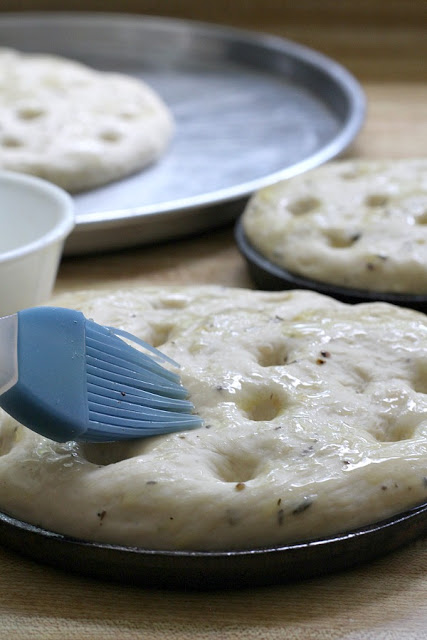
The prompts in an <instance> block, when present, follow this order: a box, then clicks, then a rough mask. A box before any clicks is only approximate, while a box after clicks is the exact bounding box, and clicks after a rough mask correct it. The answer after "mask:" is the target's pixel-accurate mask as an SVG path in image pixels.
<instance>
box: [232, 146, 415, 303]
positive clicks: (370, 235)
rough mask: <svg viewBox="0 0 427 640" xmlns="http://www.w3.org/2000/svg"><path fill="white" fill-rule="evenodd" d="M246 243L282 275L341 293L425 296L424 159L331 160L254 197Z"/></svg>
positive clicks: (245, 219)
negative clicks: (336, 288)
mask: <svg viewBox="0 0 427 640" xmlns="http://www.w3.org/2000/svg"><path fill="white" fill-rule="evenodd" d="M242 221H243V227H244V230H245V234H246V236H247V238H248V239H249V241H250V243H251V244H252V245H253V246H254V248H255V249H257V251H258V252H260V253H261V254H262V255H263V256H265V257H266V258H268V259H269V260H270V261H271V262H273V263H274V264H277V265H279V266H280V267H284V268H285V269H286V270H287V271H289V272H291V273H293V274H296V275H299V276H304V277H306V278H310V279H311V280H316V281H321V282H326V283H330V284H334V285H340V286H344V287H351V288H356V289H365V290H366V289H367V290H369V291H381V292H384V291H387V292H390V293H410V294H427V159H425V158H423V159H422V158H415V159H406V160H389V161H385V160H384V161H377V160H371V161H370V160H351V161H337V162H331V163H329V164H326V165H324V166H322V167H320V168H318V169H315V170H313V171H309V172H307V173H305V174H303V175H301V176H297V177H295V178H291V179H290V180H285V181H283V182H280V183H278V184H275V185H273V186H271V187H267V188H265V189H262V190H261V191H259V192H258V193H257V194H255V196H254V197H253V198H252V199H251V200H250V202H249V204H248V205H247V208H246V210H245V212H244V214H243V218H242Z"/></svg>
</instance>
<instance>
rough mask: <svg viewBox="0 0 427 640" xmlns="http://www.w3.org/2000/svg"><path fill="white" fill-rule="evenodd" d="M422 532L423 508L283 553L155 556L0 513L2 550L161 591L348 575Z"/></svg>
mask: <svg viewBox="0 0 427 640" xmlns="http://www.w3.org/2000/svg"><path fill="white" fill-rule="evenodd" d="M426 533H427V503H424V504H422V505H419V506H417V507H414V508H412V509H409V510H408V511H405V512H404V513H401V514H398V515H396V516H393V517H392V518H389V519H387V520H383V521H381V522H377V523H375V524H372V525H369V526H366V527H362V528H360V529H357V530H354V531H349V532H345V533H340V534H337V535H335V536H331V537H328V538H319V539H316V540H310V541H306V542H301V543H298V544H291V545H287V546H282V547H272V548H261V549H253V550H242V551H214V552H209V551H206V552H201V551H156V550H149V549H141V548H138V547H123V546H117V545H110V544H100V543H93V542H87V541H84V540H78V539H75V538H70V537H67V536H64V535H61V534H58V533H54V532H52V531H46V530H45V529H42V528H40V527H37V526H33V525H31V524H28V523H26V522H21V521H20V520H17V519H15V518H12V517H10V516H8V515H7V514H4V513H0V543H2V544H4V545H5V546H7V547H9V548H10V549H12V550H14V551H17V552H19V553H21V554H23V555H25V556H27V557H30V558H32V559H33V560H36V561H38V562H41V563H45V564H48V565H51V566H53V567H55V568H58V569H61V570H65V571H69V572H73V573H77V574H80V575H83V576H89V577H92V578H97V579H102V580H109V581H119V582H122V583H127V584H134V585H140V586H144V587H155V588H162V589H185V590H190V589H191V590H192V589H197V590H209V589H237V588H247V587H256V586H263V585H272V584H279V583H289V582H293V581H298V580H302V579H306V578H312V577H317V576H321V575H326V574H331V573H334V572H337V571H342V570H345V569H350V568H352V567H355V566H357V565H360V564H363V563H366V562H369V561H371V560H373V559H375V558H377V557H380V556H383V555H385V554H387V553H390V552H392V551H394V550H396V549H397V548H399V547H401V546H402V545H404V544H407V543H409V542H411V541H413V540H415V539H416V538H418V537H421V536H423V535H425V534H426Z"/></svg>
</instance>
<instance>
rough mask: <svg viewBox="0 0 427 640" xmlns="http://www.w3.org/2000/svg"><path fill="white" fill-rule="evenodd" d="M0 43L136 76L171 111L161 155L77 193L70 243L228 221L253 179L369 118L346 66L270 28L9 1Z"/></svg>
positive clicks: (143, 237)
mask: <svg viewBox="0 0 427 640" xmlns="http://www.w3.org/2000/svg"><path fill="white" fill-rule="evenodd" d="M0 44H1V46H6V47H14V48H17V49H20V50H23V51H27V52H45V53H50V54H56V55H62V56H66V57H69V58H73V59H76V60H79V61H81V62H84V63H86V64H89V65H90V66H92V67H95V68H97V69H101V70H109V71H110V70H111V71H119V72H124V73H127V74H130V75H134V76H137V77H140V78H142V79H143V80H145V81H146V82H148V83H149V84H150V85H151V86H152V87H153V88H154V89H155V90H157V91H158V93H159V94H160V95H161V96H162V97H163V99H164V100H165V101H166V103H167V104H168V105H169V106H170V108H171V110H172V112H173V114H174V117H175V120H176V133H175V137H174V140H173V142H172V144H171V146H170V148H169V150H168V152H167V153H166V154H165V155H164V157H163V158H162V159H161V160H160V161H159V162H157V163H156V164H154V165H152V166H151V167H149V168H148V169H146V170H144V171H142V172H139V173H137V174H135V175H133V176H130V177H129V178H126V179H124V180H120V181H117V182H114V183H112V184H110V185H107V186H105V187H102V188H99V189H94V190H92V191H87V192H85V193H81V194H78V195H76V196H75V198H74V199H75V205H76V212H77V225H76V229H75V231H74V232H73V233H72V235H71V237H70V238H69V240H68V242H67V244H66V249H65V252H66V254H79V253H86V252H90V251H95V250H104V249H117V248H121V247H126V246H131V245H136V244H144V243H152V242H156V241H160V240H168V239H173V238H176V237H179V236H183V235H187V234H191V233H196V232H200V231H203V230H207V229H209V228H212V227H215V226H219V225H222V224H226V223H228V222H231V221H232V220H234V219H235V218H236V217H237V216H238V214H239V213H241V211H242V209H243V206H244V204H245V202H246V200H247V198H248V197H249V195H250V194H251V193H252V192H253V191H255V190H257V189H259V188H261V187H263V186H266V185H267V184H271V183H273V182H275V181H277V180H279V179H284V178H288V177H291V176H293V175H296V174H298V173H301V172H303V171H306V170H308V169H311V168H313V167H315V166H317V165H319V164H321V163H323V162H325V161H327V160H329V159H331V158H333V157H335V156H337V155H338V154H339V153H340V152H341V151H342V150H343V149H345V148H346V147H347V146H348V145H349V144H350V142H351V141H352V140H353V138H354V137H355V135H356V134H357V132H358V131H359V129H360V127H361V125H362V122H363V118H364V112H365V99H364V95H363V92H362V90H361V88H360V86H359V84H358V82H357V81H356V80H355V79H354V77H353V76H352V75H351V74H350V73H349V72H348V71H347V70H346V69H344V68H343V67H342V66H341V65H339V64H337V63H336V62H334V61H333V60H331V59H329V58H327V57H325V56H324V55H321V54H320V53H317V52H315V51H313V50H311V49H308V48H306V47H304V46H301V45H299V44H296V43H294V42H290V41H288V40H285V39H282V38H278V37H274V36H269V35H265V34H258V33H252V32H247V31H243V30H238V29H233V28H228V27H222V26H218V25H208V24H203V23H199V22H191V21H184V20H175V19H167V18H157V17H145V16H139V15H125V14H104V13H66V12H61V13H44V12H41V13H30V14H28V13H19V14H13V13H12V14H7V13H6V14H4V15H2V16H1V17H0ZM118 99H120V97H119V96H118Z"/></svg>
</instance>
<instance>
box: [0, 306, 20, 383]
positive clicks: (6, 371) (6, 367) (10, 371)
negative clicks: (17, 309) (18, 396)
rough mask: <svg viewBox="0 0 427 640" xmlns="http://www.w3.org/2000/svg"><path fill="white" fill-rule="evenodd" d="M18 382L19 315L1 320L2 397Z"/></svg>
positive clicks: (0, 378)
mask: <svg viewBox="0 0 427 640" xmlns="http://www.w3.org/2000/svg"><path fill="white" fill-rule="evenodd" d="M17 381H18V315H17V314H16V313H14V314H13V315H11V316H5V317H4V318H0V395H2V394H3V393H5V392H6V391H8V390H9V389H10V388H11V387H13V386H14V385H15V384H16V383H17Z"/></svg>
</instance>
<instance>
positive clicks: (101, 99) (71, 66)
mask: <svg viewBox="0 0 427 640" xmlns="http://www.w3.org/2000/svg"><path fill="white" fill-rule="evenodd" d="M172 130H173V118H172V115H171V113H170V111H169V109H168V107H167V106H166V105H165V104H164V102H163V101H162V99H161V98H160V97H159V96H158V95H157V93H156V92H155V91H153V90H152V89H151V88H150V87H148V86H147V85H146V84H145V83H144V82H142V81H141V80H139V79H137V78H134V77H131V76H127V75H124V74H119V73H105V72H101V71H97V70H95V69H90V68H89V67H87V66H85V65H83V64H80V63H78V62H75V61H72V60H67V59H65V58H61V57H58V56H52V55H42V54H37V55H36V54H24V53H20V52H18V51H15V50H12V49H6V48H0V168H2V169H8V170H10V171H19V172H22V173H29V174H33V175H36V176H39V177H41V178H45V179H47V180H50V181H51V182H54V183H56V184H57V185H59V186H60V187H63V188H64V189H67V190H68V191H71V192H75V191H82V190H83V189H89V188H93V187H96V186H99V185H103V184H105V183H107V182H110V181H113V180H117V179H118V178H122V177H124V176H126V175H128V174H131V173H133V172H136V171H139V170H140V169H143V168H144V167H146V166H147V165H148V164H150V163H151V162H153V161H154V160H156V159H157V158H158V157H159V156H160V155H161V154H162V153H163V152H164V151H165V149H166V146H167V144H168V143H169V140H170V138H171V135H172Z"/></svg>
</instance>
